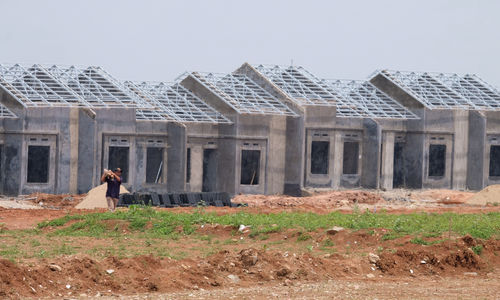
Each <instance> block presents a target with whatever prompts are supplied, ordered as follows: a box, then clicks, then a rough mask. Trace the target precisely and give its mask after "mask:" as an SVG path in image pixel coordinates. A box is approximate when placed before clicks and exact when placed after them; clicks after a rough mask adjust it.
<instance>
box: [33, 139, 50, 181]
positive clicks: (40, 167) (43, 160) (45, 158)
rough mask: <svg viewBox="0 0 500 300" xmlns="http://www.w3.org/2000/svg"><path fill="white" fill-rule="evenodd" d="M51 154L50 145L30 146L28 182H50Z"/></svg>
mask: <svg viewBox="0 0 500 300" xmlns="http://www.w3.org/2000/svg"><path fill="white" fill-rule="evenodd" d="M49 156H50V146H28V178H27V182H30V183H47V182H49V160H50V159H49Z"/></svg>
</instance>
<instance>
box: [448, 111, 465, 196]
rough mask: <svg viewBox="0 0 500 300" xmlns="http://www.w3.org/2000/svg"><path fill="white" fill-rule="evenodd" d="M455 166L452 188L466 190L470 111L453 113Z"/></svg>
mask: <svg viewBox="0 0 500 300" xmlns="http://www.w3.org/2000/svg"><path fill="white" fill-rule="evenodd" d="M453 129H454V136H453V154H452V155H453V158H452V159H453V166H452V188H453V189H456V190H465V189H466V187H467V157H468V145H469V111H468V110H456V111H454V112H453Z"/></svg>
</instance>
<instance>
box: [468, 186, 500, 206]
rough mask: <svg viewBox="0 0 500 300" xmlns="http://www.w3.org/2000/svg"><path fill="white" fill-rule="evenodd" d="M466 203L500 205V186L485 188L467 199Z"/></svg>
mask: <svg viewBox="0 0 500 300" xmlns="http://www.w3.org/2000/svg"><path fill="white" fill-rule="evenodd" d="M466 203H467V204H472V205H488V204H492V205H498V204H500V184H495V185H490V186H487V187H486V188H484V189H483V190H482V191H480V192H479V193H476V194H475V195H474V196H473V197H471V198H469V199H467V201H466ZM495 203H496V204H495Z"/></svg>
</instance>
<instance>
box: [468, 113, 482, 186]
mask: <svg viewBox="0 0 500 300" xmlns="http://www.w3.org/2000/svg"><path fill="white" fill-rule="evenodd" d="M468 134H469V137H468V147H467V149H468V151H467V188H468V189H471V190H481V189H483V188H484V186H485V167H486V166H485V161H484V160H485V159H484V153H485V145H486V117H485V116H484V115H483V114H482V113H481V112H478V111H473V110H471V111H470V112H469V128H468Z"/></svg>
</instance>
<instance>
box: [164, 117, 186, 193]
mask: <svg viewBox="0 0 500 300" xmlns="http://www.w3.org/2000/svg"><path fill="white" fill-rule="evenodd" d="M167 128H168V129H167V130H168V141H167V144H168V150H167V151H168V154H167V189H168V191H169V192H183V191H184V189H185V185H186V128H185V127H184V126H182V125H181V124H177V123H169V124H168V126H167Z"/></svg>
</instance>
